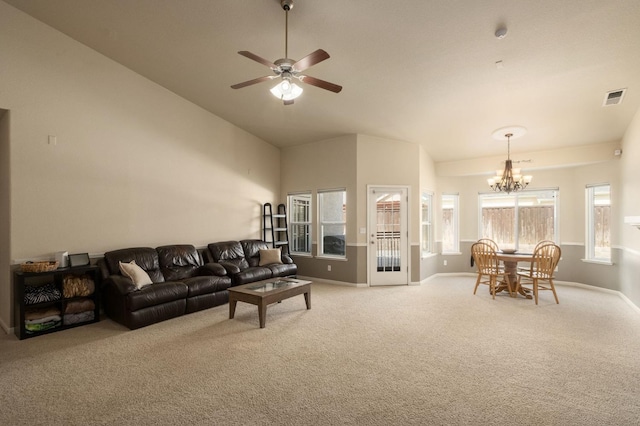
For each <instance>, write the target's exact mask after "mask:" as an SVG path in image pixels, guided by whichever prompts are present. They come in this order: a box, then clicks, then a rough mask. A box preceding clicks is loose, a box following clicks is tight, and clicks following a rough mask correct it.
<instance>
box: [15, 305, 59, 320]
mask: <svg viewBox="0 0 640 426" xmlns="http://www.w3.org/2000/svg"><path fill="white" fill-rule="evenodd" d="M52 315H60V309H58V308H56V307H55V306H49V307H47V308H40V309H38V308H30V309H26V310H25V311H24V319H25V320H37V319H42V318H46V317H50V316H52Z"/></svg>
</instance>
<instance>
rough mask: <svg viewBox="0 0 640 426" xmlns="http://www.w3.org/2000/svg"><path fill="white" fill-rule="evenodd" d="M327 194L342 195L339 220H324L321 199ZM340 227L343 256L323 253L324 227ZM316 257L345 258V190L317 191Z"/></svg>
mask: <svg viewBox="0 0 640 426" xmlns="http://www.w3.org/2000/svg"><path fill="white" fill-rule="evenodd" d="M327 194H342V197H343V198H342V199H343V210H342V211H343V216H342V219H341V220H324V219H323V218H324V215H323V211H324V210H323V209H324V208H325V206H324V202H323V198H324V196H325V195H327ZM336 225H337V226H340V225H342V227H343V229H344V254H336V253H325V247H324V229H325V226H331V227H335V226H336ZM318 256H321V257H332V258H339V259H345V258H346V257H347V190H346V188H338V189H323V190H319V191H318Z"/></svg>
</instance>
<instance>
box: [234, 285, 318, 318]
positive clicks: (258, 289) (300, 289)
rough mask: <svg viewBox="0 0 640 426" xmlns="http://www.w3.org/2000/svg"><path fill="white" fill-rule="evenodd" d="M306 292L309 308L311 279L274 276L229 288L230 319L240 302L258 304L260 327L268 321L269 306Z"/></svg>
mask: <svg viewBox="0 0 640 426" xmlns="http://www.w3.org/2000/svg"><path fill="white" fill-rule="evenodd" d="M299 294H304V301H305V303H306V305H307V309H311V281H305V280H299V279H295V278H274V279H270V280H264V281H258V282H255V283H250V284H244V285H239V286H236V287H231V288H229V319H233V317H234V316H235V313H236V304H237V303H238V302H245V303H250V304H252V305H256V306H258V315H259V318H260V328H264V327H265V325H266V322H267V306H269V305H271V304H272V303H276V302H281V301H283V300H284V299H288V298H290V297H293V296H297V295H299Z"/></svg>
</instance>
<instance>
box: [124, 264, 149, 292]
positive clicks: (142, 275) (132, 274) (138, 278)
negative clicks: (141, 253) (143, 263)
mask: <svg viewBox="0 0 640 426" xmlns="http://www.w3.org/2000/svg"><path fill="white" fill-rule="evenodd" d="M118 264H119V265H120V272H122V275H125V276H127V277H129V278H131V281H133V284H134V285H135V286H136V288H137V289H138V290H140V289H141V288H142V287H144V286H145V285H149V284H151V283H152V282H151V278H149V274H147V273H146V272H145V270H144V269H142V268H141V267H139V266H138V265H136V261H135V260H132V261H131V262H129V263H122V262H118Z"/></svg>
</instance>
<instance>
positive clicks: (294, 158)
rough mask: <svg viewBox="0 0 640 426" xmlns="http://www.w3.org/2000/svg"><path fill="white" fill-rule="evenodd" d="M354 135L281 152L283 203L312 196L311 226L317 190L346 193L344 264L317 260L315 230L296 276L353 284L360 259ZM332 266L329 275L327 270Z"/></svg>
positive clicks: (300, 258)
mask: <svg viewBox="0 0 640 426" xmlns="http://www.w3.org/2000/svg"><path fill="white" fill-rule="evenodd" d="M356 157H357V135H346V136H342V137H338V138H335V139H328V140H324V141H320V142H314V143H309V144H304V145H298V146H291V147H287V148H283V149H282V158H281V163H282V172H281V190H282V202H283V203H286V198H287V195H288V194H291V193H296V192H311V196H312V222H313V223H318V221H317V220H318V209H317V201H318V199H317V194H318V190H323V189H338V188H345V189H346V191H347V236H346V243H347V254H346V260H336V259H331V258H326V257H325V258H319V257H317V253H318V249H317V247H318V244H317V238H318V230H317V228H312V230H311V234H312V237H311V238H312V249H311V252H312V256H311V257H308V256H295V261H296V263H297V265H298V273H299V274H300V275H303V276H310V277H317V278H324V279H328V280H334V281H340V282H347V283H356V282H357V280H358V278H357V276H358V265H359V263H360V262H359V257H358V256H359V255H358V247H357V245H356V239H357V237H356V235H357V228H356V227H355V226H352V224H353V223H355V222H356V217H357V212H358V203H357V197H356V195H355V194H356V192H357V191H356V170H355V163H356ZM329 265H330V266H331V271H328V270H327V266H329Z"/></svg>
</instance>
